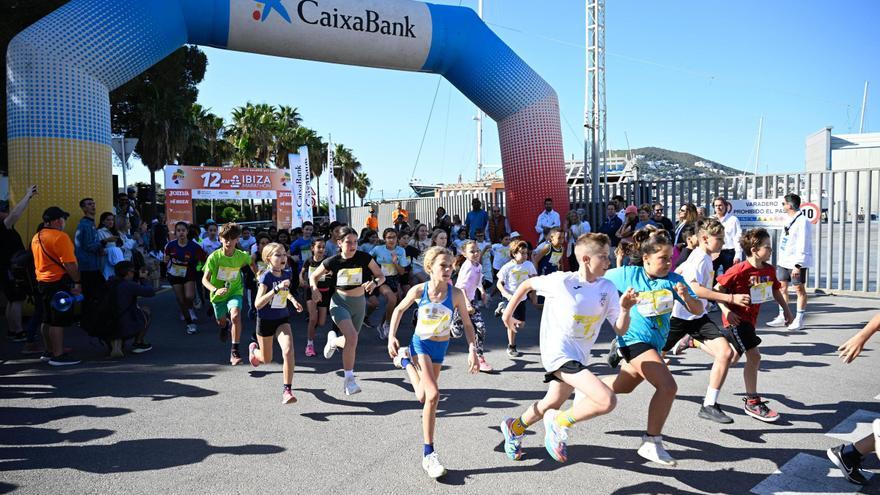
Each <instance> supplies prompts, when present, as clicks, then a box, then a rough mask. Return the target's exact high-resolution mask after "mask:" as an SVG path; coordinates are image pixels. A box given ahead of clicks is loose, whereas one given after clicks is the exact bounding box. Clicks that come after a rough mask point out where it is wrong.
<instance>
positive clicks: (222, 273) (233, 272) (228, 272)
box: [217, 266, 241, 282]
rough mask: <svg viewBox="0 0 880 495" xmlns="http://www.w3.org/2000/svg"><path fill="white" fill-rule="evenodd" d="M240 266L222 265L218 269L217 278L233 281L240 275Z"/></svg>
mask: <svg viewBox="0 0 880 495" xmlns="http://www.w3.org/2000/svg"><path fill="white" fill-rule="evenodd" d="M240 273H241V272H240V269H239V268H233V267H231V266H221V267H220V269H219V270H218V271H217V279H218V280H222V281H224V282H231V281H233V280H238V276H239V274H240Z"/></svg>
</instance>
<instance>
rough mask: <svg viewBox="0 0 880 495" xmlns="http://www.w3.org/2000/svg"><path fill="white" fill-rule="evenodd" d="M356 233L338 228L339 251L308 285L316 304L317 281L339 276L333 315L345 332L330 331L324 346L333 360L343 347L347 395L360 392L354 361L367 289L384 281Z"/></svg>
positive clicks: (317, 271) (318, 293)
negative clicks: (359, 243) (358, 244)
mask: <svg viewBox="0 0 880 495" xmlns="http://www.w3.org/2000/svg"><path fill="white" fill-rule="evenodd" d="M357 238H358V237H357V232H355V231H354V229H352V228H351V227H343V228H341V229H339V251H340V252H339V254H337V255H335V256H331V257H330V258H327V259H325V260H324V261H323V262H322V263H321V265H320V266H319V267H318V268H317V269H315V271H314V272H312V274H311V275H310V276H309V287H311V291H312V301H314V302H315V303H316V304H317V303H318V302H319V301H320V300H321V291H320V287H319V285H318V281H319V280H321V277H322V276H323V275H324V274H329V275H332V276H333V277H335V278H336V291H335V292H334V293H333V296H332V297H331V298H330V317H331V318H332V319H333V322H334V323H336V326H337V327H339V331H340V332H342V335H341V336H339V337H337V335H336V332H335V331H333V330H330V331H329V332H327V345H326V346H324V357H325V358H326V359H330V358H331V357H333V353H334V352H336V349H337V348H339V347H342V348H343V350H342V370H343V372H344V373H345V381H344V382H343V391H344V392H345V395H354V394H357V393H360V392H361V387H360V386H358V384H357V381H356V380H355V379H354V361H355V356H356V353H357V343H358V332H360V331H361V325H363V323H364V316H366V309H367V308H366V306H367V301H366V297H365V293H366V292H371V291H372V290H373V289H375V288H376V287H378V286H380V285H382V284H383V283H385V275H382V270H381V269H380V268H379V265H377V264H376V262H375V261H374V260H373V258H372V257H371V256H370V255H369V254H367V253H365V252H363V251H358V247H357Z"/></svg>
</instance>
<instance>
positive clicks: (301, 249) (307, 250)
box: [290, 239, 312, 266]
mask: <svg viewBox="0 0 880 495" xmlns="http://www.w3.org/2000/svg"><path fill="white" fill-rule="evenodd" d="M290 255H291V256H299V264H300V266H302V264H303V263H305V261H306V260H307V259H309V258H310V257H311V256H312V239H297V240H295V241H293V244H291V245H290Z"/></svg>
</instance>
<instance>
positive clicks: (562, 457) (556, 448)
mask: <svg viewBox="0 0 880 495" xmlns="http://www.w3.org/2000/svg"><path fill="white" fill-rule="evenodd" d="M558 414H559V411H557V410H556V409H550V410H548V411H547V412H546V413H544V448H546V449H547V452H548V453H549V454H550V457H552V458H553V459H554V460H555V461H556V462H565V461H567V460H568V447H567V446H566V442H568V428H566V427H564V426H559V425H558V424H556V416H557V415H558Z"/></svg>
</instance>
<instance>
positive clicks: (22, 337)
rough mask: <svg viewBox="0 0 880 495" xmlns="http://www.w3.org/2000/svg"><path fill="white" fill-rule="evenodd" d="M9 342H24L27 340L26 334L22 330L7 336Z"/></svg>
mask: <svg viewBox="0 0 880 495" xmlns="http://www.w3.org/2000/svg"><path fill="white" fill-rule="evenodd" d="M8 336H9V340H10V342H24V341H26V340H27V332H25V331H24V330H22V331H20V332H17V333H10V334H8Z"/></svg>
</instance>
